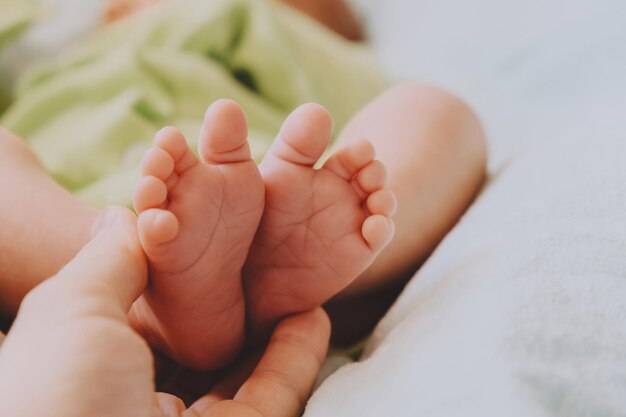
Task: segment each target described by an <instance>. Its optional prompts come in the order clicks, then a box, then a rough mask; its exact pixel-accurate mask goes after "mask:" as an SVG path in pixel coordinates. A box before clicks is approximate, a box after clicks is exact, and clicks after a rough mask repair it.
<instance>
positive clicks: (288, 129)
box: [244, 104, 396, 329]
mask: <svg viewBox="0 0 626 417" xmlns="http://www.w3.org/2000/svg"><path fill="white" fill-rule="evenodd" d="M331 135H332V119H331V117H330V115H329V114H328V112H327V111H326V110H325V109H324V108H322V107H320V106H317V105H313V104H308V105H304V106H302V107H300V108H299V109H297V110H296V111H294V112H293V113H292V114H291V115H290V116H289V117H288V118H287V120H286V121H285V123H284V125H283V127H282V129H281V132H280V134H279V135H278V138H277V139H276V141H275V142H274V144H273V145H272V147H271V149H270V151H269V153H268V154H267V156H266V157H265V159H264V160H263V162H262V163H261V165H260V166H259V168H260V171H261V175H262V177H263V181H264V182H265V190H266V196H265V211H264V213H263V218H262V220H261V224H260V227H259V230H258V231H257V234H256V237H255V239H254V242H253V244H252V247H251V249H250V254H249V256H248V260H247V261H246V266H245V273H244V280H245V286H246V308H247V310H248V317H249V321H250V324H251V329H257V328H260V329H267V328H268V327H270V326H271V325H273V324H274V323H275V322H276V321H277V320H278V319H279V318H281V317H283V316H285V315H287V314H291V313H295V312H299V311H305V310H309V309H312V308H314V307H316V306H319V305H321V304H322V303H324V302H325V301H327V300H328V299H329V298H330V297H332V296H334V295H335V294H337V293H338V292H339V291H340V290H342V289H343V288H344V287H346V286H347V285H348V284H350V283H351V282H352V281H353V280H354V279H355V278H356V277H357V276H358V275H359V274H361V273H362V272H363V271H364V270H365V269H366V268H367V267H368V266H369V265H370V264H371V262H372V261H373V260H374V258H375V257H376V256H377V254H378V253H379V252H380V251H381V250H382V249H383V248H384V247H385V246H386V245H387V244H388V243H389V241H390V240H391V238H392V236H393V233H394V226H393V223H392V221H391V220H390V218H389V217H390V216H392V215H393V214H394V212H395V207H396V200H395V196H394V194H393V193H392V192H391V191H390V190H387V189H384V188H383V186H384V184H385V177H386V173H385V168H384V166H383V165H382V163H381V162H380V161H376V160H374V148H373V146H372V145H371V144H370V143H369V142H367V141H362V142H359V143H357V144H355V145H352V146H349V147H347V148H344V149H342V150H340V151H338V152H337V153H335V154H334V155H333V156H331V158H330V159H329V160H328V161H327V162H326V163H325V164H324V166H323V167H322V168H321V169H315V168H314V165H315V164H316V163H317V162H318V159H319V158H320V157H321V155H322V153H323V152H324V150H325V149H326V147H327V146H328V143H329V141H330V138H331Z"/></svg>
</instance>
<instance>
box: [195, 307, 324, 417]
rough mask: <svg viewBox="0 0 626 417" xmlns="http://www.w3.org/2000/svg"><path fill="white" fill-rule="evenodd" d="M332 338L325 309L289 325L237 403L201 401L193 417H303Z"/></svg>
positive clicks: (284, 326) (281, 326) (283, 324)
mask: <svg viewBox="0 0 626 417" xmlns="http://www.w3.org/2000/svg"><path fill="white" fill-rule="evenodd" d="M329 338H330V322H329V320H328V316H327V315H326V313H325V312H324V311H323V310H322V309H321V308H318V309H316V310H313V311H310V312H307V313H303V314H299V315H296V316H291V317H289V318H287V319H284V320H283V321H282V322H281V323H280V324H279V325H278V326H277V327H276V330H274V333H273V335H272V338H271V339H270V342H269V345H268V347H267V349H266V351H265V354H264V355H263V357H262V358H261V361H260V362H259V364H258V365H257V367H256V368H255V370H254V371H253V372H252V375H251V376H250V378H248V380H247V381H246V382H245V383H244V384H243V386H242V387H241V388H240V389H239V391H238V392H237V394H236V395H235V397H234V399H233V401H222V402H207V401H206V400H203V399H200V400H199V401H198V402H197V403H195V404H194V405H193V406H192V407H191V409H190V411H191V413H193V414H190V415H197V416H202V417H222V416H226V415H230V414H228V413H233V412H234V411H236V410H240V411H241V413H240V414H241V415H245V416H248V415H249V416H262V417H270V416H271V417H295V416H298V415H300V412H301V411H302V408H303V407H304V405H305V404H306V401H307V399H308V397H309V395H310V393H311V390H312V389H313V384H314V383H315V380H316V378H317V375H318V373H319V369H320V367H321V365H322V362H323V361H324V358H325V357H326V352H327V349H328V341H329ZM233 415H234V414H233ZM238 415H239V414H238Z"/></svg>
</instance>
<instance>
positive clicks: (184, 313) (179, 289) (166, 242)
mask: <svg viewBox="0 0 626 417" xmlns="http://www.w3.org/2000/svg"><path fill="white" fill-rule="evenodd" d="M198 148H199V154H200V157H201V159H202V162H201V161H199V160H198V159H197V158H196V156H195V155H194V153H193V152H192V151H191V149H190V148H189V146H188V145H187V142H186V141H185V138H184V137H183V136H182V134H181V133H180V132H179V131H178V130H176V129H174V128H172V127H167V128H164V129H162V130H161V131H160V132H159V133H158V134H157V135H156V138H155V140H154V146H153V147H152V148H151V149H150V150H149V151H148V152H147V153H146V155H145V157H144V159H143V161H142V174H143V178H142V179H141V180H140V182H139V183H138V185H137V187H136V189H135V194H134V201H133V203H134V205H135V209H136V211H137V213H138V214H139V218H138V232H139V237H140V239H141V243H142V246H143V248H144V250H145V252H146V255H147V257H148V260H149V265H150V284H149V287H148V289H147V291H146V293H145V294H144V296H143V297H142V298H141V299H140V300H139V302H138V303H136V305H135V306H134V308H133V311H132V315H131V319H133V320H134V321H135V322H136V324H137V326H138V327H139V329H140V331H141V332H142V333H143V334H144V337H146V338H147V339H148V340H149V341H150V342H151V344H152V345H153V346H156V347H157V348H158V349H160V350H163V351H165V353H167V354H168V355H169V356H171V357H173V358H174V359H176V360H177V361H179V362H180V363H182V364H184V365H187V366H189V367H193V368H196V369H215V368H218V367H221V366H224V365H226V364H227V363H228V362H229V361H230V360H232V359H233V358H234V356H235V355H237V354H238V353H239V350H240V348H241V346H242V344H243V336H244V324H245V312H244V302H243V291H242V283H241V269H242V267H243V264H244V261H245V259H246V256H247V254H248V249H249V247H250V244H251V242H252V239H253V237H254V233H255V231H256V229H257V227H258V224H259V220H260V218H261V214H262V211H263V199H264V189H263V182H262V180H261V176H260V174H259V171H258V169H257V166H256V164H255V163H254V161H252V159H251V155H250V148H249V145H248V142H247V122H246V119H245V115H244V113H243V111H242V110H241V108H240V107H239V106H238V105H237V104H236V103H234V102H232V101H228V100H221V101H218V102H216V103H214V104H213V105H212V106H211V107H210V108H209V110H208V111H207V114H206V116H205V119H204V124H203V128H202V132H201V136H200V141H199V146H198Z"/></svg>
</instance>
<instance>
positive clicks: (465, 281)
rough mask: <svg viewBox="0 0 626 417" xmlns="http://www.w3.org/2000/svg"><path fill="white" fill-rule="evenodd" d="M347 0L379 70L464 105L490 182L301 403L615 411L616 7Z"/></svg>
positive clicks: (419, 409) (372, 409) (622, 60)
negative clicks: (361, 353)
mask: <svg viewBox="0 0 626 417" xmlns="http://www.w3.org/2000/svg"><path fill="white" fill-rule="evenodd" d="M360 4H361V6H362V10H361V11H362V12H363V14H364V15H365V16H366V17H369V28H370V33H371V36H372V40H373V42H374V44H375V45H376V47H377V48H378V51H379V54H380V57H381V61H382V62H383V63H385V65H387V68H388V69H389V72H390V73H391V74H392V75H394V76H396V77H398V78H415V79H420V80H424V81H430V82H434V83H437V84H440V85H442V86H444V87H447V88H449V89H451V90H452V91H454V92H455V93H457V94H459V95H461V96H462V97H464V98H465V99H466V100H467V101H468V102H469V103H470V104H472V105H473V106H474V107H475V108H476V109H477V111H478V112H479V114H480V115H481V117H482V119H483V121H484V122H485V124H486V127H487V131H488V134H489V148H490V158H491V159H490V170H491V180H490V182H489V184H488V185H487V186H486V188H485V190H484V192H483V194H482V195H481V196H480V198H479V199H478V201H477V202H476V204H475V205H474V206H473V207H472V208H471V210H470V211H469V212H468V213H467V215H466V216H465V217H464V218H463V220H462V221H461V222H460V224H459V225H458V226H457V227H456V228H455V229H454V230H453V231H452V232H451V233H450V234H449V236H448V237H447V238H446V239H445V241H444V242H443V243H442V244H441V245H440V246H439V248H438V249H437V251H436V252H435V253H434V255H433V256H432V257H431V258H430V259H429V261H428V262H427V263H426V265H425V266H424V267H423V268H422V269H421V270H420V271H419V272H418V274H417V275H416V276H415V278H414V279H413V280H412V281H411V283H410V284H409V285H408V287H407V289H406V290H405V291H404V293H403V294H402V296H401V297H400V299H399V301H398V302H397V303H396V305H395V306H394V307H393V308H392V310H391V311H390V313H389V314H388V315H387V316H386V318H385V319H384V320H383V321H382V323H381V324H380V325H379V326H378V328H377V329H376V331H375V334H374V337H373V339H372V340H371V342H370V343H369V346H368V348H367V352H366V354H365V357H364V359H363V360H362V361H360V362H358V363H355V364H350V365H346V366H344V367H343V368H341V369H340V370H339V371H338V372H336V373H335V374H334V375H332V376H331V377H330V378H329V379H328V380H326V381H325V382H324V383H323V384H322V386H321V387H320V388H319V390H318V391H317V392H316V394H315V395H314V397H313V398H312V400H311V402H310V403H309V406H308V408H307V412H306V414H305V415H306V416H307V417H325V416H343V417H351V416H354V417H357V416H358V417H362V416H429V417H436V416H442V417H455V416H459V417H469V416H480V417H489V416H498V417H501V416H507V417H514V416H520V417H521V416H525V417H527V416H563V417H576V416H603V417H606V416H624V415H626V122H625V119H626V117H625V114H624V113H626V23H625V22H626V3H624V2H623V1H621V0H597V1H587V0H569V1H557V0H526V1H511V0H509V1H506V0H505V1H503V0H419V1H417V0H416V1H413V0H390V1H385V2H380V1H373V0H371V1H368V0H361V2H360ZM416 233H419V231H416Z"/></svg>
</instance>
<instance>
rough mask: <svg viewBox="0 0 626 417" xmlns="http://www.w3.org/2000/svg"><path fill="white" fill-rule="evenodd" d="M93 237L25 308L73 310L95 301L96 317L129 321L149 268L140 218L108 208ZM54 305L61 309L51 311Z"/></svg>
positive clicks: (36, 291)
mask: <svg viewBox="0 0 626 417" xmlns="http://www.w3.org/2000/svg"><path fill="white" fill-rule="evenodd" d="M92 235H93V238H92V240H91V241H90V242H89V243H88V244H87V245H86V246H85V247H84V248H83V249H82V250H81V251H80V252H79V253H78V255H76V257H75V258H74V259H73V260H72V261H71V262H70V263H68V264H67V265H66V266H65V267H64V268H63V269H62V270H61V271H59V272H58V273H57V274H56V275H55V276H54V277H52V278H50V279H49V280H47V281H45V282H44V283H43V284H41V285H39V286H38V287H36V288H35V289H34V290H33V291H31V293H30V294H28V295H27V296H26V298H25V299H24V302H23V304H22V307H23V308H29V307H34V308H35V309H37V310H39V311H41V310H42V307H51V308H54V307H56V308H55V309H59V308H61V309H63V308H64V306H63V305H59V304H60V303H63V304H65V303H67V304H66V305H65V308H68V307H70V305H73V304H75V303H80V302H81V300H90V302H89V304H90V306H91V308H98V309H99V310H98V311H93V313H96V314H99V313H100V314H107V315H114V316H116V317H121V316H125V315H126V313H127V312H128V310H129V309H130V307H131V305H132V303H133V302H134V301H135V300H136V299H137V298H138V297H139V296H140V295H141V294H142V292H143V291H144V289H145V286H146V284H147V265H146V259H145V255H144V254H143V250H142V249H141V245H140V243H139V239H138V237H137V230H136V217H135V216H134V215H133V214H132V213H131V212H130V211H129V210H128V209H125V208H122V207H111V208H108V209H107V210H106V211H105V212H104V213H103V215H102V217H101V218H100V220H99V222H98V224H97V225H96V226H95V228H94V231H93V233H92ZM50 303H54V304H56V306H52V305H50V306H48V304H50ZM42 304H43V305H42ZM44 311H46V310H44ZM47 311H50V310H47ZM52 311H54V310H52ZM108 313H110V314H108Z"/></svg>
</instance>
